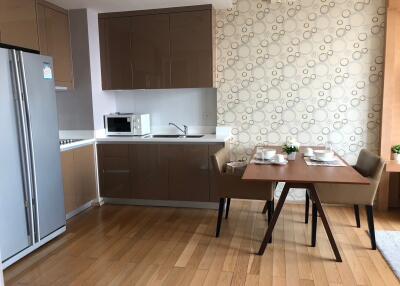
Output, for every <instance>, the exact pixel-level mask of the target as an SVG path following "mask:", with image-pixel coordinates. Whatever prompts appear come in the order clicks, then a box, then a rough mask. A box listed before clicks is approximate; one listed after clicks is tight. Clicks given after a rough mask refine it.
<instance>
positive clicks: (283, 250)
mask: <svg viewBox="0 0 400 286" xmlns="http://www.w3.org/2000/svg"><path fill="white" fill-rule="evenodd" d="M262 207H263V203H262V202H250V201H238V200H233V201H232V206H231V213H230V217H229V220H228V221H223V224H222V233H221V237H220V238H219V239H216V238H215V237H214V229H215V222H216V211H212V210H196V209H175V208H150V207H133V206H103V207H101V208H95V209H92V210H90V211H88V212H86V213H84V214H82V215H80V216H78V217H76V218H74V219H73V220H72V221H70V222H69V223H68V231H67V233H66V234H65V235H63V236H62V237H60V238H58V239H57V240H55V241H53V242H51V243H50V244H48V245H46V246H45V247H43V248H41V249H40V250H39V251H37V252H35V253H34V254H32V255H30V256H29V257H28V258H26V259H25V260H23V261H22V262H20V263H17V264H16V265H14V266H12V267H10V268H8V269H7V270H6V271H5V279H6V285H94V284H96V285H290V286H293V285H398V284H399V282H398V280H397V279H396V277H395V276H394V274H393V273H392V271H391V270H390V269H389V267H388V265H387V264H386V262H385V261H384V259H383V257H382V256H381V254H380V253H379V251H372V250H370V241H369V236H368V235H367V232H366V225H367V223H366V218H365V211H363V212H362V228H361V229H357V228H356V227H354V224H355V222H354V216H353V212H352V209H350V208H343V207H327V208H326V209H327V214H328V216H329V218H330V220H331V224H332V226H333V232H334V235H335V238H336V240H337V242H338V244H339V248H340V252H341V254H342V257H343V260H344V262H343V263H336V262H334V261H333V253H332V252H331V249H330V247H329V243H328V240H327V238H326V235H325V233H324V231H323V227H322V223H321V222H320V223H319V226H320V227H319V229H318V240H317V247H316V248H311V247H308V244H309V242H310V226H306V225H305V224H304V223H303V220H304V207H303V205H289V204H287V205H285V207H284V211H283V215H282V216H281V217H280V219H279V220H278V224H277V226H276V228H275V232H274V237H273V244H272V245H269V247H268V249H267V251H266V253H265V255H264V256H262V257H259V256H255V255H254V254H253V253H254V252H256V251H257V250H258V247H259V245H260V242H261V239H262V236H263V234H264V231H265V225H266V220H265V217H264V216H263V215H262V214H261V213H260V212H261V210H262ZM376 228H377V229H386V230H395V229H396V230H399V229H400V212H398V211H396V212H389V213H376ZM399 255H400V254H399Z"/></svg>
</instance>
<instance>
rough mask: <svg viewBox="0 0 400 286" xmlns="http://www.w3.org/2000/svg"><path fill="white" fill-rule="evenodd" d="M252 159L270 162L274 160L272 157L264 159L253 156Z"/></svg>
mask: <svg viewBox="0 0 400 286" xmlns="http://www.w3.org/2000/svg"><path fill="white" fill-rule="evenodd" d="M254 158H255V159H257V160H261V161H272V160H273V159H274V157H271V158H269V159H264V158H263V156H257V155H255V156H254Z"/></svg>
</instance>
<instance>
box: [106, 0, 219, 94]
mask: <svg viewBox="0 0 400 286" xmlns="http://www.w3.org/2000/svg"><path fill="white" fill-rule="evenodd" d="M214 18H215V15H214V11H213V9H212V6H211V5H201V6H190V7H179V8H167V9H157V10H144V11H131V12H118V13H105V14H100V15H99V29H100V49H101V64H102V83H103V89H104V90H118V89H157V88H199V87H214V82H215V73H214V70H213V67H214V56H215V52H214V50H215V41H214V29H213V27H214Z"/></svg>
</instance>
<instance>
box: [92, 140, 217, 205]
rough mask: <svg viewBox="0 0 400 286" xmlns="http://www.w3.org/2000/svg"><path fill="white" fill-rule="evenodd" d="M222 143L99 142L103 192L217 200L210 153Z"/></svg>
mask: <svg viewBox="0 0 400 286" xmlns="http://www.w3.org/2000/svg"><path fill="white" fill-rule="evenodd" d="M223 147H224V144H223V143H218V144H202V143H199V144H194V143H193V144H182V143H179V144H169V143H168V144H163V143H143V144H98V145H97V150H98V161H99V177H100V194H101V196H102V197H108V198H122V199H146V200H172V201H196V202H209V201H211V202H215V201H216V199H217V198H216V196H215V194H214V193H215V186H214V182H213V174H212V166H211V161H210V156H211V155H212V154H214V153H215V152H217V151H218V150H219V149H221V148H223Z"/></svg>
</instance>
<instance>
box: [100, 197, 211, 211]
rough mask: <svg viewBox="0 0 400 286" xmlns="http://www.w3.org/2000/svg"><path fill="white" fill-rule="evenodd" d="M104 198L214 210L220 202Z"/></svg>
mask: <svg viewBox="0 0 400 286" xmlns="http://www.w3.org/2000/svg"><path fill="white" fill-rule="evenodd" d="M102 199H103V201H104V203H106V204H116V205H133V206H152V207H174V208H196V209H214V210H216V209H218V203H212V202H190V201H164V200H139V199H114V198H102Z"/></svg>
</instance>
